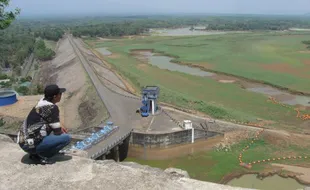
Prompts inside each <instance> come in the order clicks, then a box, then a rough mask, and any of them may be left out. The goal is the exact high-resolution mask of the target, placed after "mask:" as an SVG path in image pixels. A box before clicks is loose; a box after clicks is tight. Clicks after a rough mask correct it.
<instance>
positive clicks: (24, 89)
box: [16, 86, 30, 95]
mask: <svg viewBox="0 0 310 190" xmlns="http://www.w3.org/2000/svg"><path fill="white" fill-rule="evenodd" d="M16 91H17V92H18V93H20V94H22V95H29V93H30V90H29V88H28V87H26V86H20V87H18V88H17V89H16Z"/></svg>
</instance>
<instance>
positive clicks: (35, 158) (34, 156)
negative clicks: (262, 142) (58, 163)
mask: <svg viewBox="0 0 310 190" xmlns="http://www.w3.org/2000/svg"><path fill="white" fill-rule="evenodd" d="M29 158H30V159H31V160H32V161H34V162H35V163H36V164H41V165H46V164H54V162H52V161H51V160H49V159H48V158H46V157H43V156H40V155H38V154H31V155H30V156H29Z"/></svg>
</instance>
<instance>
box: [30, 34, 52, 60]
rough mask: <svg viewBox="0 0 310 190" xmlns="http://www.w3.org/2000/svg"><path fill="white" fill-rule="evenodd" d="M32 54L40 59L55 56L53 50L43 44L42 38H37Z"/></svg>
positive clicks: (49, 58) (48, 58)
mask: <svg viewBox="0 0 310 190" xmlns="http://www.w3.org/2000/svg"><path fill="white" fill-rule="evenodd" d="M34 55H35V56H36V58H38V59H39V60H40V61H47V60H51V59H52V58H53V56H55V52H54V51H53V50H51V49H49V48H47V47H46V46H45V43H44V41H43V40H42V39H39V40H38V41H36V43H35V48H34Z"/></svg>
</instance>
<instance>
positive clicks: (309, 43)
mask: <svg viewBox="0 0 310 190" xmlns="http://www.w3.org/2000/svg"><path fill="white" fill-rule="evenodd" d="M302 43H303V44H306V45H308V47H307V48H308V49H310V40H308V41H303V42H302Z"/></svg>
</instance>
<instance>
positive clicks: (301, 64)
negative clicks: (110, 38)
mask: <svg viewBox="0 0 310 190" xmlns="http://www.w3.org/2000/svg"><path fill="white" fill-rule="evenodd" d="M309 39H310V33H309V34H304V35H284V34H283V35H281V33H278V34H273V35H271V34H267V33H262V34H261V33H256V34H227V35H211V36H198V37H162V38H159V37H152V38H146V39H137V40H123V41H122V42H120V41H117V43H116V42H105V43H97V46H98V47H100V46H105V47H111V48H113V50H116V51H122V52H127V53H128V52H129V50H130V49H133V48H134V49H155V50H157V51H162V52H165V53H166V54H168V55H171V56H174V57H177V58H176V59H175V60H176V61H180V62H184V63H194V64H198V65H200V66H202V67H205V68H207V69H212V70H215V71H221V72H225V73H229V74H233V75H238V76H242V77H246V78H250V79H255V80H263V81H267V82H270V83H272V84H276V85H280V86H284V87H288V88H291V89H294V90H298V91H302V92H308V93H310V85H308V81H309V80H310V73H309V70H310V52H309V51H308V52H306V51H307V49H306V46H305V45H304V44H302V43H301V41H303V40H309ZM118 44H120V45H118Z"/></svg>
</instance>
